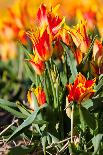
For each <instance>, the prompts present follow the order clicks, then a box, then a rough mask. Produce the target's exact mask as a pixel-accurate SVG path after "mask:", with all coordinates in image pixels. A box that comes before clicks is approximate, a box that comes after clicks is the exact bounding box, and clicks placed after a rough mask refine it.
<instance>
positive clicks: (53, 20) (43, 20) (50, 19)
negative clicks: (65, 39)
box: [37, 4, 65, 37]
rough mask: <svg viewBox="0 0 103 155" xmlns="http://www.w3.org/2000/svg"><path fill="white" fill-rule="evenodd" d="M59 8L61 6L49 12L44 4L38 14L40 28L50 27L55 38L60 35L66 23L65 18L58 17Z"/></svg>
mask: <svg viewBox="0 0 103 155" xmlns="http://www.w3.org/2000/svg"><path fill="white" fill-rule="evenodd" d="M58 8H59V5H57V6H56V7H55V8H51V10H49V9H47V7H46V6H45V5H44V4H41V6H40V8H39V10H38V12H37V18H38V23H39V26H40V27H45V26H48V29H49V31H50V33H51V34H52V36H53V37H54V36H55V35H56V34H57V33H58V31H59V30H60V28H61V27H62V25H63V23H64V21H65V19H64V18H60V17H59V16H58V15H57V10H58Z"/></svg>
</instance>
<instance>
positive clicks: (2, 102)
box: [0, 99, 16, 107]
mask: <svg viewBox="0 0 103 155" xmlns="http://www.w3.org/2000/svg"><path fill="white" fill-rule="evenodd" d="M0 104H3V105H6V106H9V107H16V103H13V102H10V101H7V100H4V99H0Z"/></svg>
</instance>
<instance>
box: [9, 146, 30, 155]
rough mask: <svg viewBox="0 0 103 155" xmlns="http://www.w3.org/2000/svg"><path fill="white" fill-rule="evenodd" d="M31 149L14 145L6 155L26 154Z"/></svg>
mask: <svg viewBox="0 0 103 155" xmlns="http://www.w3.org/2000/svg"><path fill="white" fill-rule="evenodd" d="M30 152H31V149H30V148H29V147H27V146H16V147H12V148H10V149H9V152H8V155H14V154H15V155H18V154H19V155H27V154H28V153H30Z"/></svg>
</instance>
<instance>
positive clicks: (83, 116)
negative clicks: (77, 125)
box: [79, 106, 96, 130]
mask: <svg viewBox="0 0 103 155" xmlns="http://www.w3.org/2000/svg"><path fill="white" fill-rule="evenodd" d="M79 114H80V121H81V124H82V126H83V129H84V128H85V123H86V124H87V125H88V126H89V127H90V128H91V129H93V130H94V129H95V128H96V120H95V118H94V116H93V115H92V114H91V113H90V112H89V110H87V109H86V108H85V107H83V106H80V107H79Z"/></svg>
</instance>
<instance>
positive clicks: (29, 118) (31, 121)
mask: <svg viewBox="0 0 103 155" xmlns="http://www.w3.org/2000/svg"><path fill="white" fill-rule="evenodd" d="M44 107H46V105H43V106H41V107H40V108H38V109H37V110H35V111H34V112H33V113H32V114H31V115H30V116H29V117H28V118H27V119H26V120H25V121H24V122H23V123H22V124H21V125H20V126H19V127H18V128H17V129H16V130H15V131H14V132H13V134H12V135H11V136H10V137H9V138H8V140H7V142H8V141H10V139H11V138H12V137H13V136H15V135H16V134H17V133H18V132H20V131H21V130H22V129H23V128H25V127H27V126H29V125H30V124H32V123H33V121H34V120H35V119H36V116H37V114H38V112H39V111H40V109H42V108H44Z"/></svg>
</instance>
